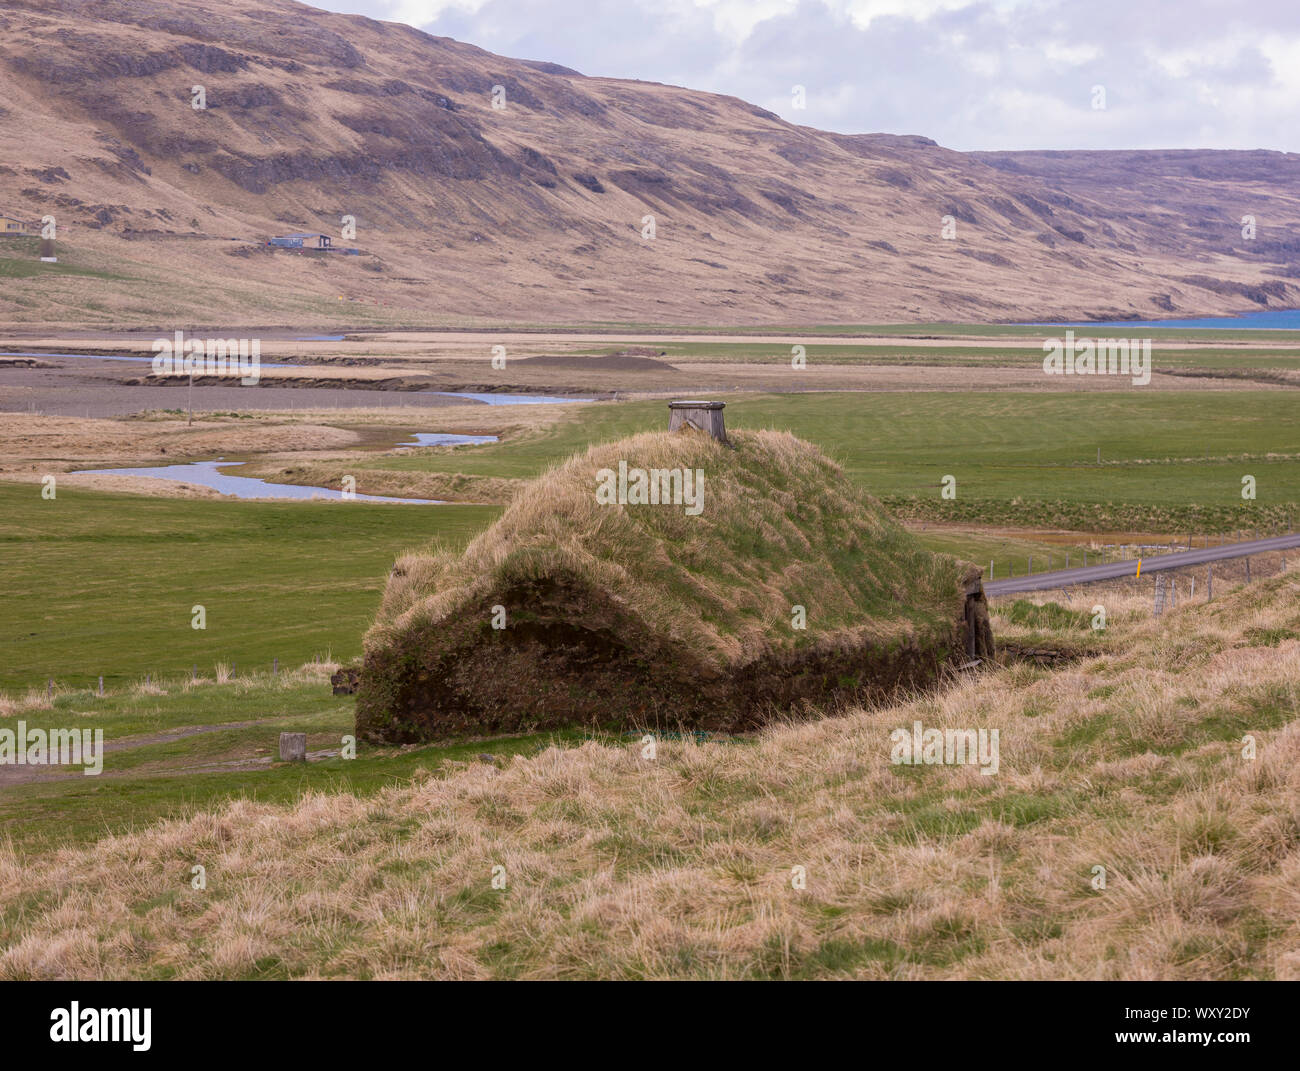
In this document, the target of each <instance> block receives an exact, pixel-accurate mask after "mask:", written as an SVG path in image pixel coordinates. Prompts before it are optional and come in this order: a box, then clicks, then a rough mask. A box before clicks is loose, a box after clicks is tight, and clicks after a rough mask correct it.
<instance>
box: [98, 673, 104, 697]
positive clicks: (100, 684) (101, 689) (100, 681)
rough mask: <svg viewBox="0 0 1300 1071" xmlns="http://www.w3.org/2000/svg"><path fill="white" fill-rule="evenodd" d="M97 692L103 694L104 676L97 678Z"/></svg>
mask: <svg viewBox="0 0 1300 1071" xmlns="http://www.w3.org/2000/svg"><path fill="white" fill-rule="evenodd" d="M99 694H100V695H103V694H104V678H103V677H100V678H99Z"/></svg>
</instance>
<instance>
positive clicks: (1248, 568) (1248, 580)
mask: <svg viewBox="0 0 1300 1071" xmlns="http://www.w3.org/2000/svg"><path fill="white" fill-rule="evenodd" d="M1246 583H1247V584H1249V583H1250V558H1249V557H1247V558H1246Z"/></svg>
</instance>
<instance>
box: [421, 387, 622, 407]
mask: <svg viewBox="0 0 1300 1071" xmlns="http://www.w3.org/2000/svg"><path fill="white" fill-rule="evenodd" d="M416 393H417V394H440V395H442V396H443V397H444V398H473V399H474V401H476V402H483V403H484V404H486V405H552V404H556V403H559V402H594V401H595V400H596V399H595V398H548V397H547V396H546V395H544V394H467V393H459V394H458V393H456V392H455V391H450V390H422V391H416Z"/></svg>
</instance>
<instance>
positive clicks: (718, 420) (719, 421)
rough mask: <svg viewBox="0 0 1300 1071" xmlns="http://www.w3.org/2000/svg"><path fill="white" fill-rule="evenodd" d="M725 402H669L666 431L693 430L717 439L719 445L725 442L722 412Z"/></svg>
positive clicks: (725, 434) (725, 430) (725, 435)
mask: <svg viewBox="0 0 1300 1071" xmlns="http://www.w3.org/2000/svg"><path fill="white" fill-rule="evenodd" d="M726 407H727V403H726V402H669V403H668V430H669V431H681V430H682V429H683V428H694V429H695V430H696V431H702V432H705V433H706V434H708V435H710V436H712V437H713V438H715V439H717V440H718V442H720V443H725V442H726V441H727V429H726V426H725V424H724V422H723V418H722V410H723V409H725V408H726Z"/></svg>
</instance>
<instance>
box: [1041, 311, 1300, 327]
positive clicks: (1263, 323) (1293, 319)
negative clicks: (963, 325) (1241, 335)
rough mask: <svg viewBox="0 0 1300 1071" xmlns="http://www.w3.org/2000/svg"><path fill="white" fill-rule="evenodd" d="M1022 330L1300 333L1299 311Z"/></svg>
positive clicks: (1079, 324)
mask: <svg viewBox="0 0 1300 1071" xmlns="http://www.w3.org/2000/svg"><path fill="white" fill-rule="evenodd" d="M1017 326H1020V327H1205V328H1210V329H1218V330H1237V331H1241V330H1243V329H1249V330H1259V331H1300V309H1276V310H1272V309H1270V310H1267V311H1260V312H1247V313H1243V314H1242V315H1241V316H1200V317H1195V318H1192V319H1189V320H1091V321H1085V322H1082V323H1032V324H1019V325H1017Z"/></svg>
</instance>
